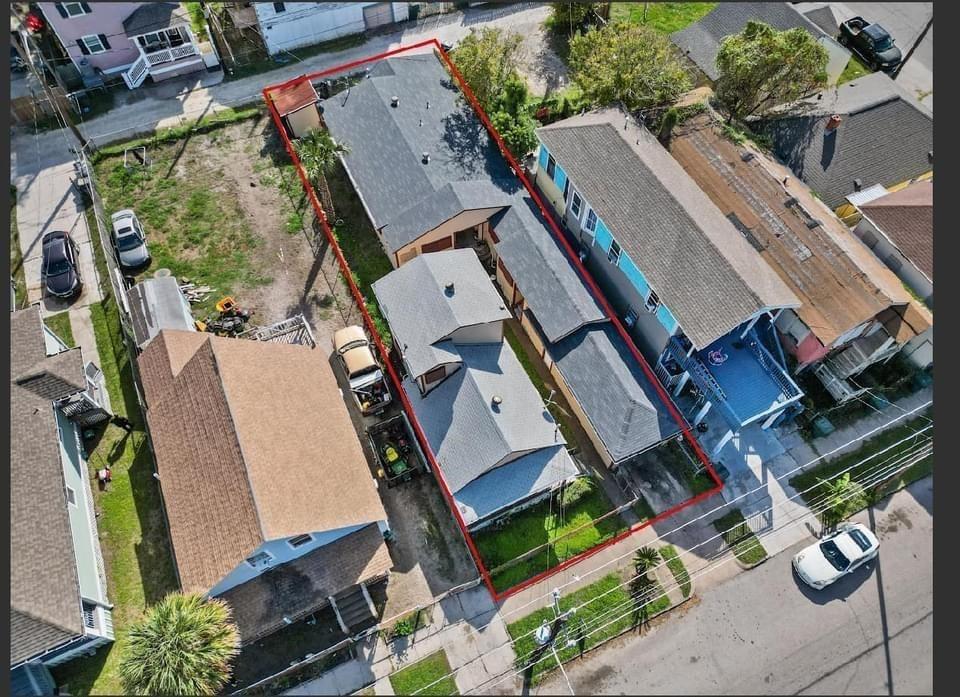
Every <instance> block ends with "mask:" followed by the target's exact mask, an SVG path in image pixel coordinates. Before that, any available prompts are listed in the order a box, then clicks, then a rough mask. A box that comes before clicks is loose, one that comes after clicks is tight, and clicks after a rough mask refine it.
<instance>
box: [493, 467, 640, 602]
mask: <svg viewBox="0 0 960 697" xmlns="http://www.w3.org/2000/svg"><path fill="white" fill-rule="evenodd" d="M561 496H562V494H555V495H554V496H553V497H551V498H550V499H547V500H546V501H541V502H540V503H537V504H534V505H533V506H531V507H530V508H527V509H525V510H523V511H520V512H519V513H517V514H516V515H513V516H510V517H509V518H508V519H505V521H504V525H503V527H502V528H500V529H490V530H482V531H480V532H479V533H477V534H476V535H475V536H474V542H476V545H477V548H478V549H479V550H480V556H481V557H483V561H484V563H485V564H486V565H487V568H488V569H494V568H496V567H498V566H501V565H503V564H506V563H507V562H509V561H511V560H513V559H515V558H517V557H518V556H520V555H522V554H524V553H525V552H529V551H530V550H533V549H536V548H537V547H540V546H542V545H545V544H547V543H551V544H550V546H547V547H544V548H543V549H542V550H541V551H539V552H537V553H536V554H534V555H532V556H531V557H529V558H527V559H524V560H523V561H520V562H517V563H516V564H514V565H513V566H510V567H508V568H506V569H504V570H502V571H500V572H498V573H496V574H494V575H493V585H494V587H495V588H496V589H497V590H505V589H506V588H510V587H511V586H514V585H516V584H518V583H520V582H521V581H525V580H526V579H528V578H530V577H532V576H534V575H535V574H538V573H540V572H542V571H546V570H547V569H551V568H553V567H554V566H556V565H557V564H559V563H560V562H562V561H564V560H566V559H569V558H570V557H572V556H575V555H577V554H579V553H580V552H583V551H584V550H587V549H590V548H591V547H594V546H596V545H598V544H600V543H601V542H604V541H605V540H609V539H610V538H611V537H613V536H615V535H616V534H617V533H619V532H621V531H623V530H624V529H626V525H625V524H624V522H623V520H622V519H621V518H620V516H618V515H612V516H610V517H608V518H605V519H604V520H601V521H599V522H596V523H594V522H593V521H596V520H597V519H598V518H600V516H602V515H604V514H605V513H608V512H609V511H611V510H612V509H613V505H612V504H611V503H610V500H609V499H608V498H607V497H606V495H605V494H604V493H603V489H602V488H601V487H600V486H599V485H598V484H596V483H594V485H593V486H592V487H591V488H590V490H589V491H588V492H587V493H586V494H585V495H584V496H582V497H581V498H580V499H579V500H578V501H577V502H576V503H574V504H572V505H569V506H563V507H561V505H560V497H561Z"/></svg>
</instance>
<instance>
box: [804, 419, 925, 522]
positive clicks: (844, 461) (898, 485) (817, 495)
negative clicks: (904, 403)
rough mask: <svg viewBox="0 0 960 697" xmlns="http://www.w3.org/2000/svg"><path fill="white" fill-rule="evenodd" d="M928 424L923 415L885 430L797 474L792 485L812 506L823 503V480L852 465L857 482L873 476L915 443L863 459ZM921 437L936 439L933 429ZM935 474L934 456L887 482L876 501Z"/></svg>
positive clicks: (831, 477) (830, 478)
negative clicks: (881, 464)
mask: <svg viewBox="0 0 960 697" xmlns="http://www.w3.org/2000/svg"><path fill="white" fill-rule="evenodd" d="M928 425H930V423H929V422H928V421H927V417H925V416H919V417H917V418H914V419H909V420H905V421H904V422H903V423H902V424H901V425H899V426H896V427H895V428H891V429H890V430H887V431H884V432H883V433H879V434H877V435H876V436H874V437H873V438H871V439H870V440H868V441H865V442H864V444H863V445H862V446H861V447H860V448H858V449H857V450H854V451H853V452H850V453H847V454H845V455H841V456H840V457H837V458H834V459H832V460H830V461H829V462H826V463H824V464H822V465H820V466H818V467H815V468H813V469H810V470H807V471H806V472H802V473H800V474H798V475H796V476H795V477H793V478H792V479H790V486H792V487H793V488H794V489H796V490H797V491H800V492H803V494H802V496H803V500H804V501H805V502H806V503H808V504H809V503H811V502H813V501H817V500H822V498H823V496H824V494H825V493H826V489H825V488H824V487H823V485H822V484H820V480H821V479H827V480H832V479H833V478H835V477H836V476H837V475H838V474H839V473H840V472H842V471H844V470H845V469H847V468H848V467H850V466H851V465H855V466H854V467H853V468H852V469H851V470H850V478H851V479H852V480H853V481H860V480H862V479H863V478H865V477H869V476H870V473H871V470H874V471H875V470H876V468H877V467H878V466H879V465H880V463H882V462H885V461H888V460H891V459H892V458H895V457H896V456H897V454H898V453H901V452H903V451H905V450H907V449H909V448H910V447H911V446H912V445H913V444H914V440H913V439H910V440H908V441H906V442H904V443H903V444H901V445H899V446H897V447H895V448H891V449H890V450H888V451H887V452H885V453H884V454H883V455H881V456H879V457H876V458H871V459H869V460H866V461H865V462H863V463H862V464H856V463H859V462H860V461H861V460H864V459H865V458H866V457H868V456H869V455H871V454H874V453H878V452H880V451H881V450H883V449H884V448H887V447H889V446H891V445H893V444H894V443H896V442H897V441H899V440H902V439H904V438H906V437H908V436H909V435H911V434H912V433H915V432H916V431H919V430H920V429H921V428H924V427H925V426H928ZM921 437H922V438H926V437H933V429H929V430H928V431H925V432H924V433H923V435H922V436H921ZM874 473H875V472H874ZM932 473H933V457H927V458H925V459H924V460H922V461H920V462H918V463H917V464H915V465H913V466H911V467H910V468H909V469H906V470H904V471H903V472H901V473H899V474H898V475H897V476H895V477H893V478H892V479H890V480H889V481H887V482H884V483H883V485H882V486H881V487H880V489H879V490H877V491H876V492H875V493H874V494H873V497H872V498H873V500H875V501H876V500H879V499H881V498H883V497H884V496H887V495H889V494H892V493H893V492H894V491H897V490H899V489H902V488H903V487H905V486H907V485H908V484H910V483H911V482H915V481H917V480H918V479H923V478H924V477H926V476H928V475H929V474H932ZM811 487H812V488H811ZM807 489H809V491H806V490H807ZM868 502H869V501H868V500H865V501H864V505H866V503H868Z"/></svg>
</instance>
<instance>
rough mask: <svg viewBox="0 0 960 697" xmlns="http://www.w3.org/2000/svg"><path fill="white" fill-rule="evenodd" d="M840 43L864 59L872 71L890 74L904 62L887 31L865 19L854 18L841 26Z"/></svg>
mask: <svg viewBox="0 0 960 697" xmlns="http://www.w3.org/2000/svg"><path fill="white" fill-rule="evenodd" d="M839 41H840V43H841V44H842V45H844V46H846V47H847V48H849V49H850V50H851V51H853V52H854V53H856V54H857V55H858V56H859V57H860V58H862V59H863V61H864V62H865V63H866V64H867V65H868V66H870V70H882V71H884V72H885V73H889V72H892V71H894V70H896V69H897V67H898V66H899V65H900V61H901V60H903V56H902V54H901V53H900V49H899V48H897V47H896V46H895V45H894V43H893V38H892V37H891V36H890V34H889V33H888V32H887V30H886V29H884V28H883V27H881V26H880V25H879V24H870V23H869V22H867V20H865V19H864V18H863V17H854V18H853V19H848V20H847V21H846V22H844V23H843V24H841V25H840V36H839Z"/></svg>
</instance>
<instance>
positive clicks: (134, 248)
mask: <svg viewBox="0 0 960 697" xmlns="http://www.w3.org/2000/svg"><path fill="white" fill-rule="evenodd" d="M110 220H111V221H112V222H113V245H114V246H115V247H116V248H117V258H118V259H119V260H120V266H123V267H124V268H127V269H136V268H140V267H141V266H146V265H147V264H149V263H150V252H148V251H147V235H146V233H145V232H144V231H143V226H142V225H140V221H139V220H138V219H137V216H136V214H135V213H134V212H133V211H131V210H129V209H127V210H122V211H117V212H116V213H114V214H113V215H112V216H110Z"/></svg>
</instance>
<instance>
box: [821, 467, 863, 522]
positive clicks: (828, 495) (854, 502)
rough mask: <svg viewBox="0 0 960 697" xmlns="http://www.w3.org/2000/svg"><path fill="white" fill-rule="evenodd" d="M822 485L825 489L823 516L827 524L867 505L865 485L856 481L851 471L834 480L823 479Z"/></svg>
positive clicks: (838, 520)
mask: <svg viewBox="0 0 960 697" xmlns="http://www.w3.org/2000/svg"><path fill="white" fill-rule="evenodd" d="M820 485H821V486H822V487H823V489H824V491H825V499H826V500H825V506H824V510H823V513H822V518H823V522H824V523H825V524H827V525H835V524H837V523H839V522H840V521H842V520H843V519H845V518H846V517H847V516H848V515H850V514H851V513H853V512H855V511H858V510H860V509H861V508H863V507H864V506H866V505H867V495H866V492H864V490H863V486H861V484H860V483H859V482H856V481H854V480H853V479H852V478H851V477H850V473H849V472H846V473H845V474H844V475H843V476H842V477H838V478H836V479H833V480H830V479H821V480H820Z"/></svg>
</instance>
